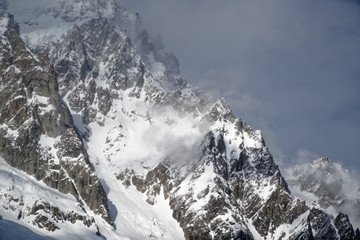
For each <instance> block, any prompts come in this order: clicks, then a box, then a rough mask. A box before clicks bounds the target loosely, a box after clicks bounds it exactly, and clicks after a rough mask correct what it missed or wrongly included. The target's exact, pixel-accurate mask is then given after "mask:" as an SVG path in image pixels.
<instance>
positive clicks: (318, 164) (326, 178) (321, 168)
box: [284, 157, 360, 227]
mask: <svg viewBox="0 0 360 240" xmlns="http://www.w3.org/2000/svg"><path fill="white" fill-rule="evenodd" d="M284 175H285V178H286V179H287V182H288V183H289V187H290V190H291V191H292V193H293V194H294V195H295V196H298V197H299V198H302V199H305V200H307V201H308V202H309V203H310V204H311V203H312V202H316V203H317V204H319V205H320V206H321V207H323V208H325V209H326V210H327V211H328V212H329V213H331V214H332V215H334V216H335V215H337V214H338V213H339V212H345V213H347V214H348V215H349V217H350V219H351V222H352V223H353V224H354V227H359V226H360V181H359V179H358V178H357V177H356V175H353V173H351V171H349V170H347V169H345V168H343V167H342V166H341V165H340V164H339V163H335V162H332V161H331V160H330V159H329V158H328V157H322V158H320V159H317V160H313V161H312V162H310V163H307V164H299V165H295V166H293V167H291V168H289V169H286V171H285V172H284Z"/></svg>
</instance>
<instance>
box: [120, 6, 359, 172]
mask: <svg viewBox="0 0 360 240" xmlns="http://www.w3.org/2000/svg"><path fill="white" fill-rule="evenodd" d="M120 2H121V3H122V4H123V6H125V7H126V8H127V9H129V10H130V11H132V12H139V13H140V16H141V17H142V20H143V22H144V24H145V26H146V27H147V28H148V29H149V32H150V33H152V34H154V35H155V34H157V33H160V35H161V36H162V38H163V42H164V45H165V48H166V49H167V50H169V51H171V52H173V53H174V54H175V55H176V56H177V58H178V59H179V61H180V68H181V72H182V74H183V76H184V77H185V78H186V79H187V80H188V81H189V82H190V83H191V84H193V85H199V86H200V88H202V89H204V90H206V91H208V92H209V93H210V94H212V95H213V96H214V97H215V98H218V97H220V96H222V97H225V98H226V99H227V100H228V102H229V103H230V106H231V108H232V109H233V111H234V113H235V114H236V115H237V116H238V117H240V118H242V119H243V120H245V121H246V122H247V123H248V124H250V125H251V126H252V127H253V128H255V129H260V130H262V133H263V136H264V138H265V141H266V143H267V145H268V146H269V148H270V150H271V151H272V153H273V155H274V156H275V157H276V159H277V160H278V161H280V162H285V163H291V162H292V161H294V160H296V161H302V160H305V161H306V160H307V161H310V160H313V158H316V157H318V156H322V155H327V156H329V157H330V158H331V159H332V160H333V161H336V162H341V163H343V164H344V166H345V167H346V168H354V167H355V168H357V169H360V167H359V166H360V164H359V162H360V1H355V0H301V1H298V0H256V1H254V0H227V1H220V0H197V1H190V0H182V1H178V0H152V1H149V0H137V1H134V0H121V1H120Z"/></svg>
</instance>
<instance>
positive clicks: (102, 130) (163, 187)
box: [0, 0, 352, 239]
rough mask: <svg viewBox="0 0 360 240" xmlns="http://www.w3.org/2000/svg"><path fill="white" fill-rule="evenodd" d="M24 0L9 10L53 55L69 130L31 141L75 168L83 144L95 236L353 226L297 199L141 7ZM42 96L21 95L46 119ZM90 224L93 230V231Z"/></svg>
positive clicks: (247, 234) (329, 230) (231, 235)
mask: <svg viewBox="0 0 360 240" xmlns="http://www.w3.org/2000/svg"><path fill="white" fill-rule="evenodd" d="M20 2H21V1H19V0H15V1H13V2H11V3H10V8H11V6H12V7H13V8H14V10H15V11H17V13H19V15H21V16H20V19H21V20H20V24H21V25H22V26H23V27H24V30H25V31H24V33H23V34H22V37H23V38H24V39H25V40H26V41H27V43H28V44H31V45H30V46H31V48H32V49H33V50H34V52H36V53H40V55H41V54H46V55H48V56H49V59H47V60H44V59H42V61H46V62H48V65H49V66H50V65H52V66H54V68H50V67H49V69H48V70H49V72H54V73H55V74H56V76H57V79H56V80H57V82H58V84H59V89H57V86H55V85H56V84H55V85H54V87H53V89H54V90H55V91H56V93H55V95H56V96H57V95H58V90H59V92H60V95H61V97H62V98H61V102H62V103H61V104H60V105H61V106H62V107H63V110H62V111H63V112H66V114H68V113H70V114H71V116H72V117H71V118H70V117H69V119H68V122H67V126H69V127H71V129H70V132H71V134H70V135H71V137H70V138H64V139H63V138H62V137H58V135H56V134H54V133H52V132H51V131H48V130H44V131H43V132H44V133H46V134H39V135H38V136H37V138H36V139H34V142H36V143H37V144H39V145H40V146H41V147H43V152H46V153H47V154H48V155H54V156H55V155H56V156H58V159H57V158H53V157H49V158H50V159H51V161H53V162H56V163H57V164H61V163H62V161H61V159H60V158H62V157H63V154H64V153H66V154H65V155H67V156H65V158H63V162H64V163H66V164H70V167H68V169H70V170H71V169H74V168H75V169H77V167H78V166H76V163H77V162H79V159H78V158H77V156H79V155H76V154H78V152H79V151H80V152H81V151H82V153H83V157H84V158H83V160H84V161H82V162H83V163H86V164H84V166H86V168H85V170H89V171H90V170H91V172H90V174H89V175H87V176H85V177H81V178H77V179H76V177H77V176H78V174H77V173H72V174H71V175H75V177H74V178H75V179H76V180H77V181H78V182H80V183H84V186H85V188H82V189H83V191H82V193H83V196H85V197H86V196H87V193H88V192H92V191H91V190H89V189H90V187H92V186H94V183H99V181H100V182H101V186H98V189H102V187H103V190H104V192H105V193H106V199H105V198H102V199H103V200H104V199H105V201H107V203H108V209H109V215H110V217H111V221H112V223H113V225H111V224H109V222H110V221H108V223H106V222H105V221H104V220H103V219H101V218H100V216H99V214H96V212H94V211H91V210H89V209H88V208H87V207H86V205H84V206H85V207H84V211H86V213H87V214H89V215H90V216H91V217H93V218H94V221H95V222H96V224H97V226H98V227H99V231H100V232H97V233H98V234H101V235H102V236H103V237H105V238H108V239H153V238H157V239H184V237H185V238H188V239H211V238H212V239H238V238H240V239H241V238H249V239H252V238H255V239H262V238H265V237H268V238H269V239H277V238H279V237H282V238H283V239H291V238H295V237H298V235H299V236H300V235H306V236H308V237H309V238H308V239H311V237H317V238H324V236H328V237H334V238H338V237H339V236H340V235H339V234H340V233H339V232H340V227H342V225H341V226H340V227H339V226H338V225H339V224H338V222H343V223H344V224H343V225H344V226H345V227H348V226H351V225H349V223H348V221H347V220H346V217H342V216H340V217H339V219H340V220H341V221H340V220H339V221H337V222H335V220H332V219H331V218H330V217H329V216H328V215H327V214H326V213H325V212H323V211H322V210H321V209H320V208H317V207H313V206H310V205H306V204H305V202H303V201H301V200H300V199H296V198H295V197H293V196H292V195H291V194H290V192H289V190H288V188H287V184H286V182H285V181H284V179H283V177H282V175H281V173H280V170H279V167H278V166H277V165H276V162H275V161H274V159H273V158H272V155H271V154H270V151H269V149H268V148H267V147H266V146H265V142H264V140H263V138H262V136H261V133H260V131H254V130H252V129H251V128H250V127H249V126H248V125H246V124H245V122H243V121H241V120H240V119H237V118H236V117H235V116H234V115H233V114H232V112H231V109H230V107H229V106H228V104H227V103H226V101H225V100H224V99H220V100H219V101H217V102H214V101H212V100H211V99H209V98H208V97H207V96H206V95H205V94H203V93H202V92H201V91H199V90H197V89H195V88H192V87H191V86H190V85H189V84H187V83H186V81H185V80H183V79H182V77H181V76H180V73H179V71H178V65H177V61H176V59H175V58H174V57H173V56H172V55H171V54H168V53H166V51H165V50H163V49H162V47H161V46H160V44H158V43H156V42H153V41H151V39H149V36H148V34H147V33H146V32H144V31H143V30H144V29H142V28H141V25H140V23H139V17H138V16H137V15H136V14H130V13H127V12H126V11H125V10H124V9H122V8H120V7H118V6H116V5H112V3H113V1H88V2H85V1H78V0H68V1H60V2H57V1H47V2H46V1H44V6H41V5H39V3H41V2H42V1H36V4H34V5H31V3H29V4H25V5H24V6H19V4H20ZM29 2H31V1H29ZM16 4H17V5H16ZM57 4H60V6H62V7H63V8H60V9H58V8H56V6H59V5H57ZM114 6H115V7H114ZM21 13H24V14H21ZM29 19H30V20H31V21H29ZM122 24H123V25H122ZM14 36H16V34H14ZM19 42H21V41H19ZM29 54H30V52H29ZM39 59H40V58H39ZM25 66H26V65H25ZM20 69H21V68H19V72H17V74H21V73H22V71H21V70H20ZM34 69H35V68H34ZM40 70H41V69H40ZM45 72H46V71H45ZM55 74H54V76H55ZM45 80H46V78H45ZM52 80H54V78H52ZM39 82H46V81H39ZM54 82H55V81H54ZM39 95H40V96H36V95H33V96H32V97H29V98H28V101H26V103H27V104H28V106H30V107H34V108H35V107H36V111H38V112H39V116H40V117H39V118H41V119H44V116H45V117H48V116H50V117H49V118H50V119H51V117H53V114H56V113H57V111H58V110H59V108H58V106H55V105H54V106H53V107H54V108H52V107H47V106H46V104H47V103H48V104H49V103H50V100H48V99H46V98H43V95H44V94H39ZM49 95H50V94H49ZM14 98H15V99H16V100H19V101H20V100H21V99H22V98H17V97H14ZM10 99H11V98H10ZM25 99H26V98H25ZM59 99H60V97H59ZM59 101H60V100H59ZM63 102H65V104H63ZM64 108H65V109H64ZM55 119H56V118H55ZM41 122H43V123H46V118H45V120H42V121H41ZM5 127H6V126H5V125H4V129H5ZM55 129H57V128H55ZM40 130H41V129H40ZM3 132H4V131H3ZM0 133H1V132H0ZM15 135H16V132H15V134H14V136H15ZM65 135H67V134H65ZM5 137H8V133H6V135H5ZM80 138H81V140H80ZM61 140H62V141H63V143H64V144H62V146H61V147H59V148H58V147H57V146H58V142H59V141H61ZM66 143H73V145H70V146H68V145H67V144H66ZM47 154H43V155H44V157H47ZM73 154H74V155H75V156H74V155H73ZM80 157H82V156H80ZM10 159H11V158H10ZM46 161H48V162H51V161H50V160H46ZM66 164H63V165H64V166H65V167H66V166H69V165H66ZM71 164H75V166H73V165H71ZM50 166H52V165H50ZM10 169H11V168H10ZM55 170H56V169H55ZM55 170H54V169H50V170H47V171H45V172H46V174H48V173H51V174H52V173H54V172H55ZM82 170H83V169H81V171H80V172H83V171H82ZM49 176H52V175H49ZM54 176H55V175H54ZM93 178H94V179H93ZM88 179H90V180H89V181H87V182H83V181H82V180H88ZM97 179H98V180H99V181H97ZM54 191H55V190H54ZM55 192H56V191H55ZM73 196H77V195H76V194H73ZM60 197H63V196H60ZM96 199H97V198H96ZM50 200H51V199H50ZM77 200H78V202H81V201H82V200H81V199H80V200H79V199H77ZM51 201H52V200H51ZM90 203H91V202H90ZM5 205H6V206H8V205H10V203H9V202H6V203H5ZM60 207H62V206H60ZM60 207H59V208H60ZM12 215H13V216H14V217H16V216H15V214H13V213H12ZM49 217H50V216H49ZM342 219H344V220H343V221H342ZM30 224H31V223H30ZM54 224H55V225H56V223H54ZM94 224H95V223H94ZM336 224H337V225H336ZM335 225H336V226H335ZM85 226H86V224H85ZM94 226H95V225H94ZM58 227H59V228H60V227H61V228H62V227H63V225H59V226H58ZM81 227H83V226H81ZM61 228H60V230H56V231H58V232H57V234H60V233H61V232H62V229H61ZM69 228H72V229H71V230H70V231H74V232H76V231H77V230H78V227H77V226H76V225H70V226H69ZM309 229H310V230H309ZM337 229H339V231H338V230H337ZM348 229H349V228H348ZM97 230H98V229H94V228H92V229H89V231H90V232H93V237H94V238H95V236H96V235H95V232H96V231H97ZM349 231H350V232H351V231H352V230H351V229H350V230H349ZM324 233H325V234H324ZM326 234H327V235H326Z"/></svg>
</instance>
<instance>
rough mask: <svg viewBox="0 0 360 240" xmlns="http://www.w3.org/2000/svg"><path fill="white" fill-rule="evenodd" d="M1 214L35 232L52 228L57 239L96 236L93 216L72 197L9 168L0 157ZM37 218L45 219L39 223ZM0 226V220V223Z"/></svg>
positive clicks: (44, 232) (46, 231) (94, 237)
mask: <svg viewBox="0 0 360 240" xmlns="http://www.w3.org/2000/svg"><path fill="white" fill-rule="evenodd" d="M54 213H55V214H54ZM0 215H2V217H3V218H4V219H8V220H10V221H14V222H17V223H18V224H21V225H24V226H27V227H29V228H30V229H31V230H32V231H34V232H36V233H38V234H44V235H48V234H49V232H48V229H49V228H51V229H52V231H54V232H53V233H52V234H51V235H52V237H53V238H56V239H83V238H84V237H85V236H87V237H88V239H97V238H98V237H97V236H96V235H95V232H96V231H97V228H96V224H94V217H96V216H95V215H94V216H91V215H88V214H86V213H85V212H84V210H83V208H82V207H81V206H80V205H79V203H78V201H77V200H76V199H75V197H74V196H72V195H70V194H63V193H60V192H59V191H57V190H55V189H53V188H50V187H48V186H47V185H45V184H44V183H43V182H39V181H38V180H37V179H36V178H34V177H31V176H29V175H27V174H26V173H24V172H21V171H19V170H17V169H15V168H12V167H11V166H9V165H8V164H7V163H6V162H5V161H4V160H3V159H0ZM39 219H43V220H44V221H42V222H41V223H39V221H38V220H39ZM45 219H46V220H45ZM0 221H2V220H0ZM52 221H54V222H55V224H53V223H52ZM35 222H38V224H35ZM83 222H86V223H87V224H88V226H86V225H84V224H83ZM33 223H34V225H33ZM0 225H1V226H2V225H3V223H2V222H0ZM1 235H2V234H1ZM34 235H35V234H34ZM2 236H6V235H5V234H4V235H2ZM10 236H11V237H10V238H9V239H14V235H10ZM20 236H21V235H20ZM69 236H71V237H69ZM15 237H16V234H15ZM21 237H22V238H23V237H24V235H22V236H21ZM18 239H21V238H18ZM35 239H36V238H35Z"/></svg>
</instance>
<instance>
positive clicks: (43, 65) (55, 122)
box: [0, 14, 110, 228]
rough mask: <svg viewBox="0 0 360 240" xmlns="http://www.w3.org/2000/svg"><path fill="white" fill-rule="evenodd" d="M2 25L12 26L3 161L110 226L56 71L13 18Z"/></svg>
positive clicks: (2, 108)
mask: <svg viewBox="0 0 360 240" xmlns="http://www.w3.org/2000/svg"><path fill="white" fill-rule="evenodd" d="M2 22H7V26H3V27H6V30H5V31H4V33H3V35H2V36H1V39H2V41H1V43H0V44H1V47H0V51H1V52H0V54H1V65H0V77H1V82H0V84H1V85H0V89H1V91H0V113H1V118H0V126H1V127H0V151H1V157H2V158H4V159H5V160H6V162H8V163H9V164H10V165H11V166H13V167H15V168H17V169H20V170H22V171H24V172H26V173H27V174H29V175H32V176H34V177H35V178H36V179H38V180H39V181H43V182H45V183H46V184H47V185H48V186H50V187H52V188H55V189H58V190H59V191H60V192H62V193H70V194H71V195H73V196H74V197H75V198H76V199H77V200H78V202H79V204H81V205H87V206H88V207H89V208H90V209H91V210H93V211H94V212H96V213H98V214H100V215H101V216H103V218H104V219H106V220H107V221H108V222H109V223H110V218H109V215H108V207H107V198H106V194H105V192H104V190H103V188H102V186H101V184H100V182H99V180H98V178H97V177H96V175H95V174H94V171H93V167H92V165H91V164H90V162H89V160H88V155H87V152H86V149H85V147H84V145H83V142H82V140H81V138H80V137H79V135H78V133H77V131H76V130H75V128H74V124H73V119H72V116H71V115H70V113H69V110H68V109H67V107H66V105H65V103H64V102H63V100H62V98H61V97H60V95H59V93H58V84H57V80H56V76H55V73H54V69H53V68H52V66H51V64H50V63H49V60H48V58H47V57H46V56H44V55H39V56H34V55H33V54H32V53H31V52H29V50H28V49H27V48H26V46H25V45H24V43H23V41H22V39H21V38H20V36H19V33H18V29H17V28H16V24H15V22H14V21H13V17H12V16H11V15H8V14H5V15H3V17H2ZM54 228H55V227H54Z"/></svg>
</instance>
